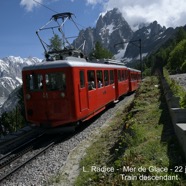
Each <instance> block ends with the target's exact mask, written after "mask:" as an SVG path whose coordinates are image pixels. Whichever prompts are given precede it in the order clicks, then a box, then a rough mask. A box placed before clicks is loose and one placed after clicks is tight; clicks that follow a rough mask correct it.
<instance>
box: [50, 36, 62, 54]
mask: <svg viewBox="0 0 186 186" xmlns="http://www.w3.org/2000/svg"><path fill="white" fill-rule="evenodd" d="M61 49H62V39H60V37H59V36H58V35H57V34H54V36H53V37H52V38H51V39H50V45H49V50H50V51H58V50H61Z"/></svg>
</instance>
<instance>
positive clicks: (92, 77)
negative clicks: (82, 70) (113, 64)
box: [87, 70, 96, 90]
mask: <svg viewBox="0 0 186 186" xmlns="http://www.w3.org/2000/svg"><path fill="white" fill-rule="evenodd" d="M87 77H88V90H94V89H95V88H96V82H95V72H94V70H88V71H87Z"/></svg>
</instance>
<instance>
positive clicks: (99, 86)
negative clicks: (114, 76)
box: [98, 80, 103, 88]
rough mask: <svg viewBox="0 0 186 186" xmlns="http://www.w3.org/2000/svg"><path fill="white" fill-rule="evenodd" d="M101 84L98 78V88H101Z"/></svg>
mask: <svg viewBox="0 0 186 186" xmlns="http://www.w3.org/2000/svg"><path fill="white" fill-rule="evenodd" d="M102 86H103V84H102V82H101V80H98V88H101V87H102Z"/></svg>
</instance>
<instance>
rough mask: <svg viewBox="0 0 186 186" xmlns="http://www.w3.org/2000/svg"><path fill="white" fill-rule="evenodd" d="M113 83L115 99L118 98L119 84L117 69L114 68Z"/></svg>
mask: <svg viewBox="0 0 186 186" xmlns="http://www.w3.org/2000/svg"><path fill="white" fill-rule="evenodd" d="M114 84H115V94H116V97H115V100H118V99H119V84H118V70H117V69H114Z"/></svg>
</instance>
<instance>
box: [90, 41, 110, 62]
mask: <svg viewBox="0 0 186 186" xmlns="http://www.w3.org/2000/svg"><path fill="white" fill-rule="evenodd" d="M112 57H113V54H112V53H111V52H110V51H108V50H107V49H105V48H103V46H102V45H101V43H100V42H96V44H95V49H94V50H93V51H92V52H91V53H90V59H103V58H106V59H111V58H112Z"/></svg>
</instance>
